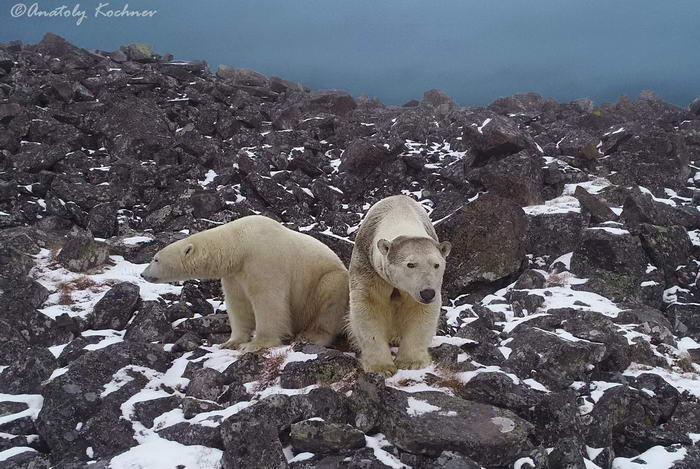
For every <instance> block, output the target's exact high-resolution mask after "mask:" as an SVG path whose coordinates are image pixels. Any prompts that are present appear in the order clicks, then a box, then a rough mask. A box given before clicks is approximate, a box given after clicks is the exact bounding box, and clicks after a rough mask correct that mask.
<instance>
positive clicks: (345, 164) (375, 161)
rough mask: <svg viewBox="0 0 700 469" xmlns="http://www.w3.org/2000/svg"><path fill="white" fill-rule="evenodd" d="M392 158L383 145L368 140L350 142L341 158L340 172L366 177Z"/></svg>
mask: <svg viewBox="0 0 700 469" xmlns="http://www.w3.org/2000/svg"><path fill="white" fill-rule="evenodd" d="M392 158H393V156H392V154H391V153H390V152H389V150H388V149H387V148H386V147H384V146H383V145H381V144H379V143H377V142H374V141H372V140H368V139H359V140H355V141H353V142H350V144H349V145H348V147H347V148H346V149H345V151H344V152H343V155H342V156H341V163H340V167H339V169H340V171H348V172H350V173H353V174H356V175H359V176H366V175H368V174H370V173H372V172H373V171H374V170H375V169H376V168H378V167H381V166H382V165H384V164H385V163H387V162H388V161H390V160H391V159H392Z"/></svg>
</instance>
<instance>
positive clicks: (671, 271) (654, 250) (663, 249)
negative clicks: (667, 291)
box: [639, 224, 692, 285]
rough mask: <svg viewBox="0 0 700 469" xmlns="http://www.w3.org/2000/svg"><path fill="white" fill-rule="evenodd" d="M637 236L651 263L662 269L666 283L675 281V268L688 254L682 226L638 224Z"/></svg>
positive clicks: (686, 240) (687, 245) (688, 250)
mask: <svg viewBox="0 0 700 469" xmlns="http://www.w3.org/2000/svg"><path fill="white" fill-rule="evenodd" d="M639 232H640V233H639V238H640V239H641V241H642V247H643V248H644V251H645V252H646V253H647V256H649V259H650V260H651V263H652V264H653V265H655V266H657V267H660V268H661V269H663V271H664V275H665V277H666V284H667V285H672V284H674V283H676V269H677V268H678V266H679V265H681V264H684V263H685V262H686V259H687V258H688V255H689V254H690V249H691V247H692V246H691V244H690V239H688V233H687V232H686V231H685V228H683V227H682V226H678V225H675V226H668V227H665V226H656V225H648V224H642V225H640V226H639Z"/></svg>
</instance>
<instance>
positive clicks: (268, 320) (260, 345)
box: [240, 289, 292, 352]
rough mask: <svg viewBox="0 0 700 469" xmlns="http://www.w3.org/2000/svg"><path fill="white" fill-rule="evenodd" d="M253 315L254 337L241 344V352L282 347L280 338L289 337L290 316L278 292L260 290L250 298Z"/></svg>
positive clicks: (284, 301)
mask: <svg viewBox="0 0 700 469" xmlns="http://www.w3.org/2000/svg"><path fill="white" fill-rule="evenodd" d="M251 304H252V306H253V313H254V315H255V337H253V340H251V341H250V342H245V343H243V344H241V346H240V349H241V351H243V352H257V351H258V350H263V349H268V348H272V347H277V346H279V345H282V338H283V337H289V336H290V335H291V329H292V327H291V316H292V313H291V312H290V311H289V305H288V304H287V303H286V300H285V298H284V297H283V296H282V295H280V293H279V291H275V290H274V289H269V290H260V292H259V293H257V294H256V296H253V297H251Z"/></svg>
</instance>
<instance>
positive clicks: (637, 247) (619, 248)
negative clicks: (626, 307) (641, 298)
mask: <svg viewBox="0 0 700 469" xmlns="http://www.w3.org/2000/svg"><path fill="white" fill-rule="evenodd" d="M648 263H649V262H648V260H647V257H646V254H645V253H644V250H643V249H642V246H641V243H640V241H639V238H638V237H636V236H634V235H632V234H631V233H630V232H629V231H627V230H624V229H622V228H617V227H593V228H588V229H586V230H584V231H583V234H582V239H581V244H580V245H579V246H578V248H577V249H576V250H575V251H574V254H573V256H572V258H571V271H572V272H573V273H575V274H576V275H578V276H580V277H584V278H590V277H593V279H592V280H593V281H592V280H589V281H588V282H587V283H586V284H584V285H581V286H580V288H582V289H586V290H592V291H595V292H596V293H600V294H602V295H603V296H608V297H610V298H611V299H613V300H616V301H624V300H627V299H634V298H636V297H637V296H638V295H639V288H640V286H639V285H640V283H641V278H642V276H643V275H644V272H645V271H646V266H647V264H648Z"/></svg>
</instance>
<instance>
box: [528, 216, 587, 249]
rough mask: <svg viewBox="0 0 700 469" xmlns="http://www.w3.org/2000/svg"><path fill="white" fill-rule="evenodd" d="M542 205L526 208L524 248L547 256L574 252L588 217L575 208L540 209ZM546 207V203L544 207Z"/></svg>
mask: <svg viewBox="0 0 700 469" xmlns="http://www.w3.org/2000/svg"><path fill="white" fill-rule="evenodd" d="M541 207H542V206H535V207H526V208H525V214H526V216H527V228H526V234H525V240H524V244H525V250H526V252H527V253H528V254H533V255H535V256H549V257H550V259H556V258H557V257H559V256H561V255H563V254H566V253H568V252H571V251H573V250H574V249H576V247H577V246H578V245H579V242H580V240H581V234H582V232H583V229H584V228H585V227H586V225H587V220H586V218H585V217H584V216H583V214H582V213H581V212H580V211H578V210H568V211H559V210H553V211H551V212H550V211H547V210H544V211H540V210H539V209H540V208H541ZM545 207H546V206H545Z"/></svg>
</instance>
